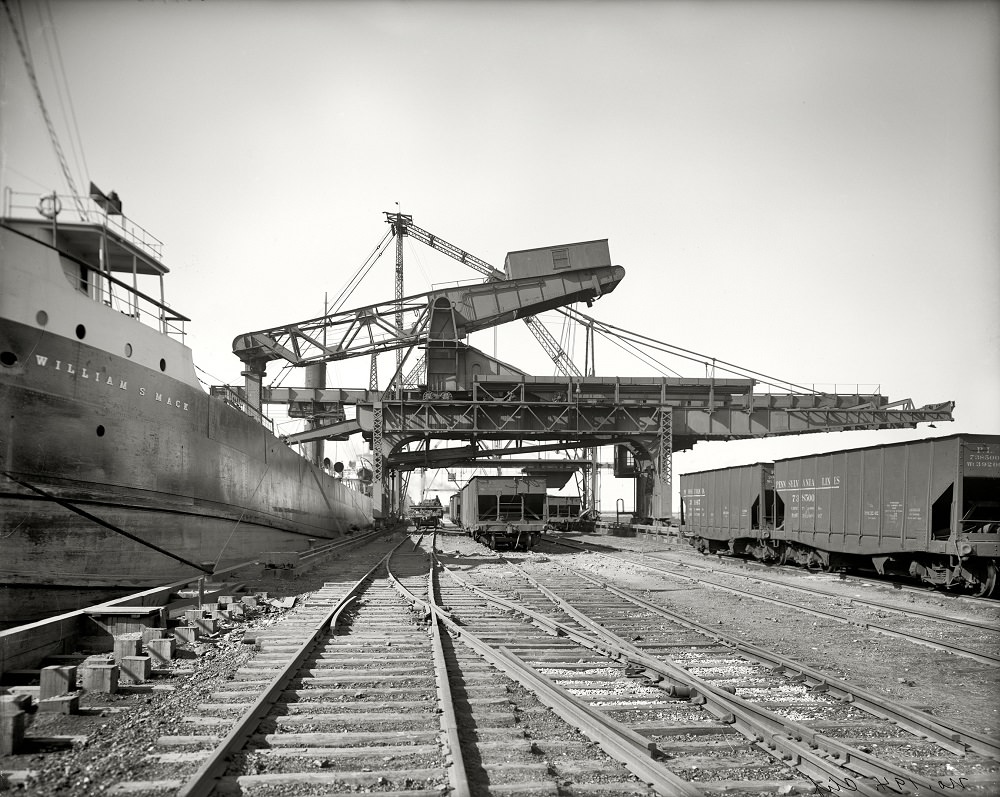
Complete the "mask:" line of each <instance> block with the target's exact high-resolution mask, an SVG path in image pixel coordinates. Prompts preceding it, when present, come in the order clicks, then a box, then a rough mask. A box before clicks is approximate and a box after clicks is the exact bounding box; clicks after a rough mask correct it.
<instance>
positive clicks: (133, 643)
mask: <svg viewBox="0 0 1000 797" xmlns="http://www.w3.org/2000/svg"><path fill="white" fill-rule="evenodd" d="M141 647H142V637H141V636H130V637H125V638H122V637H116V638H115V650H114V657H115V661H121V660H122V659H124V658H125V657H126V656H138V655H139V650H140V649H141Z"/></svg>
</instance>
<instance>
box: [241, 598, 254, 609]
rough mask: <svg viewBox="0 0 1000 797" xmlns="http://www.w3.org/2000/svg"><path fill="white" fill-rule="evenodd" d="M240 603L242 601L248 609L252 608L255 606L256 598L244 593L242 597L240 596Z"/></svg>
mask: <svg viewBox="0 0 1000 797" xmlns="http://www.w3.org/2000/svg"><path fill="white" fill-rule="evenodd" d="M240 603H242V604H243V605H244V606H246V607H248V608H250V609H254V608H256V607H257V599H256V598H255V597H254V596H253V595H244V596H243V597H242V598H240Z"/></svg>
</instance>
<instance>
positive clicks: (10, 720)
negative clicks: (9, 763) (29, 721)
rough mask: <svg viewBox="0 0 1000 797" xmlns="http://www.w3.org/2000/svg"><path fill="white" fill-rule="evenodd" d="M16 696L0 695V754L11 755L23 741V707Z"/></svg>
mask: <svg viewBox="0 0 1000 797" xmlns="http://www.w3.org/2000/svg"><path fill="white" fill-rule="evenodd" d="M17 697H19V695H0V756H2V755H13V754H14V753H16V752H18V750H20V749H21V745H22V744H23V743H24V709H23V708H21V704H20V702H19V701H17V700H16V698H17Z"/></svg>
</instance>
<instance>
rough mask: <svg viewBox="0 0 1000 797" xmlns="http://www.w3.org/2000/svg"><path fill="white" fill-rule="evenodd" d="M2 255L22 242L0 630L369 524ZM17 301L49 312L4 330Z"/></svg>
mask: <svg viewBox="0 0 1000 797" xmlns="http://www.w3.org/2000/svg"><path fill="white" fill-rule="evenodd" d="M12 248H13V249H15V250H16V252H15V253H17V254H24V252H23V251H22V250H23V249H24V244H23V243H22V242H21V241H20V240H18V241H16V242H15V246H13V247H10V246H8V247H7V250H6V251H5V252H4V255H5V260H4V270H3V284H2V285H0V287H2V288H3V289H4V290H3V292H4V293H6V297H7V298H5V299H3V300H2V301H3V302H4V304H3V308H2V309H3V313H2V317H0V470H2V471H3V472H4V474H6V475H3V476H0V623H2V624H4V625H10V624H12V623H18V622H26V621H28V620H31V619H37V618H38V617H40V616H46V615H47V614H52V613H53V612H55V611H59V610H65V609H66V608H67V603H68V601H69V600H72V601H73V602H76V600H77V598H72V599H67V596H68V595H73V594H76V595H79V596H96V595H105V594H108V593H109V592H110V593H116V594H122V593H124V592H128V591H134V590H138V589H143V588H148V587H153V586H157V585H160V584H164V583H168V582H170V581H176V580H180V579H183V578H185V577H195V576H197V575H199V572H200V571H199V570H197V568H195V567H194V566H193V565H194V564H205V563H210V566H211V567H213V568H223V567H225V566H227V565H232V564H238V563H242V562H246V561H251V560H254V559H255V558H257V557H259V556H260V554H261V553H264V552H269V551H303V550H307V549H309V548H310V547H311V546H312V545H313V544H314V543H315V542H322V541H326V540H332V539H337V538H339V537H341V536H343V535H345V534H349V533H351V532H352V531H353V530H357V529H363V528H368V527H370V526H371V524H372V504H371V498H370V497H368V496H366V495H364V494H363V493H361V492H359V491H357V490H354V489H352V488H351V487H349V486H347V485H346V484H345V483H344V482H343V481H342V480H340V479H337V478H334V476H332V475H331V474H328V473H327V472H326V471H324V470H323V469H321V468H318V467H316V466H314V465H313V464H311V463H310V462H308V461H307V460H306V459H304V458H303V457H301V456H300V455H299V454H298V453H297V452H295V451H294V450H292V449H291V448H289V447H288V446H287V445H286V444H284V443H283V442H281V441H280V440H279V439H278V438H276V437H275V436H274V435H273V434H271V432H270V431H269V430H268V429H266V428H265V427H264V426H262V425H261V423H260V422H259V421H258V420H257V419H255V418H253V417H250V416H248V415H246V414H245V413H243V412H241V411H240V410H238V409H236V408H234V407H232V406H229V405H228V404H227V403H226V402H225V401H223V400H222V399H219V398H216V397H213V396H210V395H209V394H208V393H206V392H205V391H204V390H203V389H202V388H201V386H200V385H199V384H198V383H197V379H196V378H195V377H194V375H193V374H194V372H193V367H192V366H190V365H189V358H190V351H189V350H188V349H187V348H186V347H184V346H182V345H181V344H179V343H178V342H177V341H174V340H172V339H170V338H168V337H167V336H164V335H158V334H156V332H155V331H152V333H153V334H152V336H151V335H150V334H148V333H150V332H151V331H150V330H148V328H146V327H143V326H142V325H141V324H139V323H138V321H136V320H135V319H133V318H128V317H125V316H122V314H121V313H115V312H113V311H110V310H108V308H105V307H103V306H101V305H100V304H96V303H94V302H92V301H90V300H89V299H88V297H87V296H86V295H85V294H79V292H78V291H73V290H72V288H70V289H69V290H70V294H69V295H67V296H64V297H62V298H61V299H60V298H59V295H58V294H59V292H60V290H61V289H62V288H63V286H62V285H60V284H58V282H59V280H58V279H57V280H56V281H55V282H56V284H55V285H52V286H51V287H52V289H53V291H54V293H55V294H56V296H55V297H54V298H51V299H50V298H49V296H48V294H40V293H39V291H38V285H37V282H35V283H34V284H33V285H32V288H31V289H30V290H29V289H28V288H26V287H25V285H24V283H25V281H24V279H23V278H21V277H19V274H18V273H17V272H16V271H15V272H13V273H12V272H11V271H10V270H9V269H8V257H9V256H10V254H11V252H10V250H11V249H12ZM29 253H30V250H29ZM21 260H23V258H22V259H21ZM43 260H44V258H40V261H43ZM19 262H21V261H20V260H19ZM23 273H24V269H22V272H21V275H23ZM45 273H46V272H45V269H44V268H41V269H38V270H37V271H36V272H35V274H34V275H33V276H34V278H35V280H37V278H38V277H39V275H41V276H44V275H45ZM57 276H58V277H60V278H61V277H62V274H61V273H58V274H57ZM62 281H63V282H65V280H62ZM17 293H20V294H21V296H20V301H21V302H22V303H23V302H28V303H31V302H34V303H35V304H36V305H38V304H45V307H32V306H31V305H30V304H28V306H27V307H24V308H22V309H23V312H22V313H21V314H22V315H23V316H24V317H23V318H20V319H19V318H11V316H12V315H16V314H17V313H18V312H20V311H19V310H18V309H17V308H15V307H14V302H15V301H17V299H16V298H12V297H14V296H15V295H16V294H17ZM74 294H75V295H74ZM53 307H58V308H60V316H62V315H63V314H69V315H70V318H68V319H66V320H65V321H66V323H64V324H63V326H66V327H67V329H68V330H74V329H75V330H76V334H75V335H73V336H70V335H69V334H66V330H63V329H61V328H60V326H59V325H57V324H54V323H52V322H51V321H50V320H48V319H50V318H51V316H52V315H53ZM36 309H37V310H43V309H45V310H47V313H46V315H45V316H44V317H43V316H42V315H41V314H40V313H36V312H35V311H36ZM105 311H107V312H108V316H107V318H103V317H102V316H100V315H94V314H95V313H102V312H105ZM33 314H34V315H35V317H37V318H42V319H43V320H45V321H46V323H45V324H42V323H40V322H39V323H32V321H33V318H32V315H33ZM74 324H75V326H74ZM98 329H99V330H100V333H99V334H97V333H95V334H89V330H98ZM80 330H84V332H83V335H82V337H81V332H80ZM115 336H117V337H119V338H120V340H121V343H120V345H118V346H115V345H113V344H109V343H108V338H109V337H115ZM91 339H97V340H95V342H94V343H93V344H92V343H91ZM156 347H162V348H160V349H157V348H156ZM140 348H141V349H143V350H146V349H147V348H148V349H149V350H148V351H144V352H143V353H142V354H141V356H140V351H139V349H140ZM154 349H155V350H154ZM112 350H118V351H122V352H123V353H122V354H115V353H112ZM151 363H152V364H154V367H150V364H151ZM156 363H158V364H159V367H155V364H156ZM74 510H82V512H85V513H87V514H89V515H91V516H92V517H93V518H96V519H97V520H94V519H90V518H87V517H84V516H83V515H82V514H81V513H80V512H78V511H74ZM98 521H100V522H98ZM121 532H125V533H127V535H130V536H126V534H123V533H121ZM152 546H155V547H156V548H159V549H162V551H165V552H169V555H168V553H164V552H161V551H157V550H155V548H154V547H152ZM181 560H184V561H181ZM50 594H51V595H50ZM46 595H50V597H46ZM26 596H30V597H26ZM82 600H83V601H84V603H82V604H81V605H86V604H85V600H86V599H85V598H82ZM28 615H32V616H30V617H29V616H28Z"/></svg>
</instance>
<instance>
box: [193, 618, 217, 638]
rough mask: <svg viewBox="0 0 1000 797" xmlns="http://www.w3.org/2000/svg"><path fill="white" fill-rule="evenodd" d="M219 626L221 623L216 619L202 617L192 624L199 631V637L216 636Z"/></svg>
mask: <svg viewBox="0 0 1000 797" xmlns="http://www.w3.org/2000/svg"><path fill="white" fill-rule="evenodd" d="M218 624H219V621H218V620H216V619H215V618H214V617H202V618H200V619H198V620H195V621H194V622H193V623H191V625H193V626H194V627H195V628H197V629H198V636H202V635H203V634H204V635H206V636H207V635H208V634H214V633H215V631H216V628H217V627H218Z"/></svg>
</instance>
